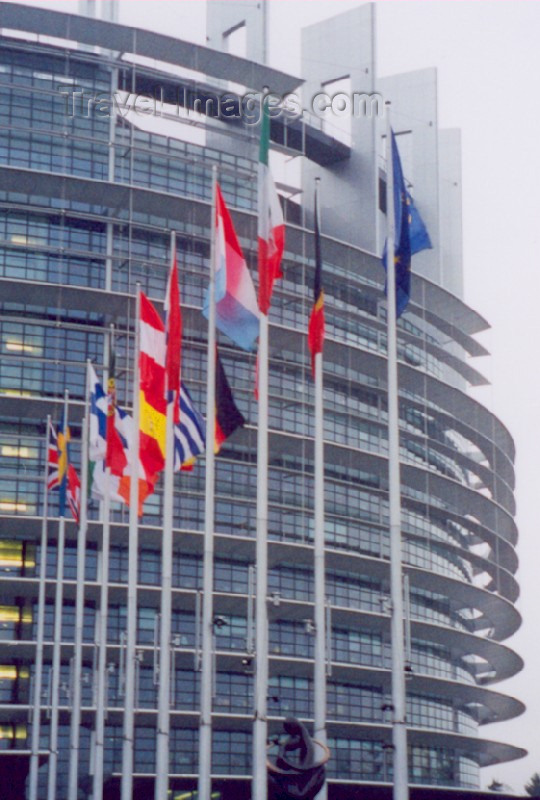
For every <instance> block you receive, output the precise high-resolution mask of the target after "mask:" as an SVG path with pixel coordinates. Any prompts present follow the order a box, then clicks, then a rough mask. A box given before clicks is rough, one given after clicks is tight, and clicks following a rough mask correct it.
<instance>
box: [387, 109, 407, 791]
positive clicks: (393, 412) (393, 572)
mask: <svg viewBox="0 0 540 800" xmlns="http://www.w3.org/2000/svg"><path fill="white" fill-rule="evenodd" d="M386 119H387V125H386V221H387V226H388V235H387V240H386V284H387V314H386V317H387V348H388V356H387V357H388V495H389V506H390V601H391V633H392V706H393V709H392V741H393V748H394V749H393V766H394V793H393V797H394V800H408V797H409V786H408V774H407V727H406V720H405V712H406V709H405V647H404V640H403V579H402V569H401V561H402V556H401V495H400V468H399V410H398V372H397V334H396V325H397V320H396V280H395V263H394V252H395V231H396V223H395V207H394V165H393V154H392V127H391V122H390V104H389V103H387V104H386Z"/></svg>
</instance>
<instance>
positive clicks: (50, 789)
mask: <svg viewBox="0 0 540 800" xmlns="http://www.w3.org/2000/svg"><path fill="white" fill-rule="evenodd" d="M68 406H69V391H68V390H67V389H66V391H65V393H64V424H63V432H64V436H67V424H68ZM66 449H67V443H66ZM67 479H68V476H67V464H66V474H65V475H64V477H63V480H64V481H65V482H66V490H67ZM59 488H60V487H59ZM61 510H62V515H61V517H60V518H59V520H58V541H57V562H56V591H55V597H54V641H53V662H52V679H51V725H50V736H49V750H50V755H49V774H48V776H47V800H57V796H56V773H57V768H58V703H59V697H58V689H59V686H60V656H61V653H60V645H61V641H62V605H63V599H64V547H65V532H66V509H65V502H64V508H62V509H61Z"/></svg>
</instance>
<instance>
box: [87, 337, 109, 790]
mask: <svg viewBox="0 0 540 800" xmlns="http://www.w3.org/2000/svg"><path fill="white" fill-rule="evenodd" d="M113 338H114V326H113V325H111V328H110V336H109V363H110V361H111V359H112V358H113V347H114V345H113ZM113 379H114V377H113V376H112V375H111V371H110V369H109V370H108V381H107V424H108V415H109V413H110V412H111V411H112V413H113V414H114V409H113V408H111V402H112V401H111V388H112V387H111V386H110V383H109V382H110V381H111V380H113ZM113 424H114V420H113ZM105 435H107V434H105ZM102 513H103V528H102V535H101V574H100V592H99V627H98V631H97V633H98V641H97V652H98V659H97V684H96V730H95V740H94V776H93V779H92V797H93V800H101V798H102V797H103V757H104V747H105V716H106V714H107V706H108V700H109V698H108V697H107V619H108V609H109V557H110V541H111V468H110V466H107V464H105V483H104V496H103V504H102Z"/></svg>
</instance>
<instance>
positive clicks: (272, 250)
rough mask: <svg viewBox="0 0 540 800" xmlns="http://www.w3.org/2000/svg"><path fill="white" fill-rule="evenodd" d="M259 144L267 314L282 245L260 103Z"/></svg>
mask: <svg viewBox="0 0 540 800" xmlns="http://www.w3.org/2000/svg"><path fill="white" fill-rule="evenodd" d="M262 107H263V114H262V120H261V143H260V150H259V172H258V202H259V223H258V230H257V235H258V244H259V308H260V310H261V312H262V313H263V314H268V310H269V308H270V301H271V299H272V290H273V287H274V281H275V280H276V279H278V278H282V277H283V273H282V271H281V258H282V256H283V247H284V244H285V226H284V224H283V212H282V210H281V205H280V202H279V197H278V194H277V192H276V187H275V186H274V181H273V180H272V175H271V173H270V169H269V166H268V150H269V146H270V117H269V116H268V107H267V104H266V103H265V102H264V100H263V102H262Z"/></svg>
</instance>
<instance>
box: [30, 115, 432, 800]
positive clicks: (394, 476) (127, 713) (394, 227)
mask: <svg viewBox="0 0 540 800" xmlns="http://www.w3.org/2000/svg"><path fill="white" fill-rule="evenodd" d="M387 144H388V158H387V206H386V207H387V209H388V210H389V213H387V220H388V235H387V241H386V245H385V253H384V256H383V262H384V264H385V267H386V269H387V278H388V280H387V284H388V308H389V309H393V308H395V309H396V313H388V314H387V319H388V393H389V398H388V409H389V411H388V414H389V487H390V488H389V495H390V533H391V607H392V655H393V659H392V698H393V699H392V703H393V745H394V776H395V778H394V797H395V798H396V800H406V798H407V797H408V789H407V753H406V747H407V745H406V725H405V683H404V656H403V588H402V578H401V532H400V513H401V512H400V485H399V480H400V478H399V432H398V404H397V397H398V394H397V351H396V320H397V317H398V316H399V314H400V313H401V312H402V311H403V309H404V308H405V306H406V303H407V301H408V297H409V294H410V260H411V251H412V252H417V251H418V250H419V249H423V247H427V246H431V245H430V243H429V238H428V237H427V232H426V231H425V228H424V227H423V223H422V222H421V220H420V218H419V216H418V213H417V212H416V211H415V210H414V213H413V206H412V199H411V197H410V194H409V193H408V191H407V189H406V187H405V183H404V180H403V175H402V170H401V164H400V161H399V153H398V150H397V146H396V144H395V139H394V135H393V133H392V131H391V128H390V123H389V122H388V132H387ZM268 152H269V117H268V114H267V112H266V109H265V113H264V114H263V119H262V130H261V145H260V159H259V177H258V186H259V193H258V202H259V222H258V254H259V255H258V267H259V290H258V296H257V294H256V292H255V289H254V286H253V282H252V280H251V277H250V274H249V271H248V268H247V265H246V262H245V259H244V256H243V254H242V250H241V248H240V245H239V242H238V239H237V236H236V233H235V230H234V226H233V222H232V219H231V216H230V213H229V211H228V208H227V206H226V204H225V201H224V199H223V196H222V193H221V189H220V187H219V184H218V182H217V179H216V169H215V168H214V175H213V187H214V189H213V204H212V205H213V217H212V220H213V221H212V227H213V231H212V238H211V242H212V243H211V256H210V282H209V288H208V291H207V294H206V297H205V301H204V307H203V313H204V315H205V316H206V318H207V320H208V350H207V393H206V410H207V417H206V423H204V420H203V419H202V417H201V415H200V414H199V412H198V411H197V410H196V409H195V407H194V405H193V401H192V399H191V396H190V394H189V392H188V390H187V387H186V386H185V385H184V383H183V382H182V380H181V349H182V318H181V306H180V293H179V279H178V267H177V261H176V242H175V235H174V233H173V234H171V246H170V254H171V255H170V257H171V264H170V271H169V280H168V286H167V292H166V298H165V303H164V310H165V322H163V320H162V318H161V316H160V315H159V313H158V312H157V310H156V309H155V307H154V306H153V304H152V303H151V302H150V300H149V299H148V298H147V297H146V296H145V295H144V294H143V293H142V292H141V291H138V292H137V298H136V314H135V318H136V324H135V357H134V369H133V407H132V416H130V415H128V414H127V413H126V412H125V411H124V410H123V409H121V408H120V407H119V406H118V404H117V401H116V385H115V374H114V372H115V369H114V343H113V342H112V339H113V337H112V333H111V346H110V359H109V367H108V380H107V390H106V391H105V389H104V388H103V386H102V385H101V384H100V383H99V380H98V377H97V375H96V373H95V371H94V368H93V367H92V365H91V364H90V363H89V364H88V376H87V399H86V405H85V415H84V420H83V432H82V471H81V479H82V480H81V483H79V479H78V477H77V475H76V473H75V470H74V468H73V466H72V464H71V463H70V460H69V438H70V436H69V426H68V405H69V403H68V395H67V392H66V397H65V402H64V413H63V419H62V423H61V424H60V426H59V428H58V431H57V432H55V430H54V428H53V426H52V424H51V422H50V419H49V420H48V421H47V443H48V444H47V450H48V458H47V470H46V475H45V484H46V492H45V502H44V523H43V529H42V536H41V545H42V546H41V572H40V578H39V603H38V608H39V611H38V624H37V651H36V681H35V688H34V692H35V703H34V712H33V720H32V721H33V732H32V755H31V768H30V795H29V796H30V800H36V798H37V769H38V760H39V733H40V714H39V712H40V698H41V693H42V685H41V669H42V665H43V627H44V603H45V579H46V575H45V570H46V548H47V517H48V503H47V491H50V490H52V489H58V491H59V523H58V558H57V574H56V596H55V621H54V642H53V656H52V683H51V686H52V712H51V720H50V745H49V751H50V756H49V771H48V791H47V797H48V800H55V798H56V781H57V761H58V691H59V681H60V663H61V652H60V644H61V631H62V601H63V597H62V592H63V556H64V541H65V518H66V508H67V507H68V506H69V508H70V509H71V512H72V515H73V517H74V518H75V520H76V521H77V522H78V523H79V536H78V552H77V595H76V622H75V654H74V661H73V697H72V716H71V732H70V762H69V778H68V800H76V797H77V789H78V757H79V730H80V720H81V669H82V632H83V613H84V568H85V547H86V527H87V502H86V498H87V495H88V494H89V493H90V494H91V495H92V496H93V497H95V498H97V499H99V500H101V501H102V522H103V533H102V543H101V550H102V560H101V572H100V582H101V585H100V618H99V625H98V633H97V662H96V663H97V684H96V720H95V746H94V763H93V765H92V768H93V798H94V800H101V798H102V796H103V763H104V724H105V711H106V706H107V697H106V693H107V689H106V686H107V684H106V680H107V677H106V667H107V664H106V654H107V610H108V583H109V546H110V509H111V501H113V500H114V501H119V502H123V503H125V504H128V505H129V551H128V584H127V631H126V636H125V676H124V681H123V686H122V691H123V696H124V723H123V746H122V779H121V798H122V800H131V798H132V796H133V773H134V747H133V745H134V731H135V697H136V693H135V683H136V645H137V641H136V625H137V569H138V525H139V516H140V514H141V513H142V507H143V504H144V501H145V499H146V498H147V497H148V496H149V495H150V494H151V493H152V492H154V490H155V487H156V484H157V481H158V477H159V475H160V473H161V472H163V473H164V483H163V541H162V590H161V609H160V615H159V647H158V653H159V661H158V664H157V670H156V671H157V677H158V717H157V736H156V741H157V745H156V781H155V800H166V798H167V793H168V776H169V733H170V681H171V675H170V671H171V661H170V644H171V613H172V563H173V480H174V473H175V472H176V471H178V470H180V469H186V468H190V467H191V465H192V463H193V461H194V460H195V459H196V457H197V456H198V455H200V454H201V453H202V452H203V451H204V449H205V442H206V455H205V479H206V484H205V529H204V558H203V589H202V627H201V658H200V670H201V689H200V737H199V782H198V793H199V794H198V797H199V800H210V794H211V778H210V776H211V757H212V681H213V666H212V664H213V658H214V652H213V651H214V637H213V617H214V614H213V599H212V598H213V569H214V563H213V560H214V481H215V478H214V469H215V453H216V452H218V451H219V447H220V446H221V444H222V443H223V441H225V439H226V438H228V436H230V435H231V434H232V433H233V432H234V430H236V428H237V427H239V426H241V425H243V424H244V419H243V417H242V415H241V414H240V412H239V411H238V409H237V408H236V405H235V403H234V399H233V397H232V393H231V390H230V387H229V385H228V382H227V379H226V377H225V373H224V371H223V366H222V364H221V362H220V359H219V355H218V351H217V343H216V328H217V329H219V330H220V331H222V332H223V333H225V334H226V335H227V336H228V337H229V338H230V339H232V341H233V342H234V343H235V344H236V345H237V346H239V347H240V348H242V349H244V350H246V351H253V350H254V349H255V348H256V343H257V340H258V361H257V375H258V378H257V393H258V409H259V411H258V439H257V513H256V582H255V610H256V614H255V619H256V627H255V653H254V655H255V687H254V721H253V785H252V797H253V798H254V800H255V799H256V800H266V797H267V788H266V752H267V739H268V735H267V698H268V609H267V601H268V597H267V566H268V553H267V547H268V544H267V543H268V361H269V326H268V312H269V309H270V304H271V297H272V291H273V284H274V281H275V280H276V279H279V278H280V277H282V274H281V259H282V254H283V248H284V223H283V215H282V211H281V206H280V203H279V199H278V195H277V193H276V190H275V187H274V184H273V181H272V178H271V175H270V172H269V165H268ZM314 207H315V211H314V240H315V281H314V302H313V309H312V312H311V316H310V320H309V327H308V344H309V348H310V351H311V357H312V370H313V376H314V381H315V436H314V440H315V452H314V469H315V497H314V522H315V525H314V530H315V534H314V575H315V608H314V623H315V667H314V699H315V705H314V718H315V726H314V727H315V738H316V739H317V740H318V741H320V742H322V743H323V744H326V677H327V673H328V670H329V666H330V661H331V659H330V654H329V652H328V640H327V632H328V631H327V629H328V619H327V603H326V596H325V560H324V552H325V546H324V544H325V542H324V451H323V447H324V445H323V442H324V431H323V361H322V358H323V344H324V291H323V285H322V257H321V240H320V205H319V197H318V186H316V189H315V204H314ZM424 234H425V236H424ZM422 236H424V240H423V243H421V244H420V240H421V238H422ZM415 237H416V238H415ZM426 237H427V238H426ZM426 242H427V243H426ZM89 464H90V467H91V468H90V471H89ZM326 796H327V794H326V784H325V785H324V787H323V789H322V790H321V793H320V794H319V800H325V799H326Z"/></svg>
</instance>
